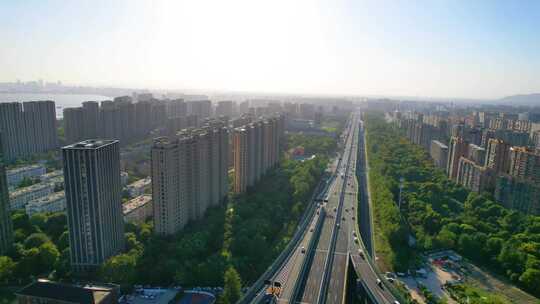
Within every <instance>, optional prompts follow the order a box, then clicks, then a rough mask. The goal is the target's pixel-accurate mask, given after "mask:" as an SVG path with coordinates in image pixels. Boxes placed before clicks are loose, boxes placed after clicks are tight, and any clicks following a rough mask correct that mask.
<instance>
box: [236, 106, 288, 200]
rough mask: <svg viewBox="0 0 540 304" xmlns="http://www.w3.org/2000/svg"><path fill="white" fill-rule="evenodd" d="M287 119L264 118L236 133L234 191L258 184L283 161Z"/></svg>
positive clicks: (240, 128) (239, 191)
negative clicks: (268, 171) (284, 132)
mask: <svg viewBox="0 0 540 304" xmlns="http://www.w3.org/2000/svg"><path fill="white" fill-rule="evenodd" d="M283 130H284V118H283V116H277V117H270V118H264V119H261V120H258V121H255V122H253V123H250V124H248V125H245V126H243V127H239V128H236V129H234V131H233V158H234V163H233V166H234V177H235V178H234V191H235V192H236V193H241V192H244V191H246V189H247V188H248V187H251V186H253V185H255V183H257V182H258V181H259V179H260V178H261V177H262V176H263V175H264V173H266V171H267V170H268V169H270V168H272V167H274V166H275V165H276V164H277V163H278V162H279V157H280V151H281V140H282V137H283Z"/></svg>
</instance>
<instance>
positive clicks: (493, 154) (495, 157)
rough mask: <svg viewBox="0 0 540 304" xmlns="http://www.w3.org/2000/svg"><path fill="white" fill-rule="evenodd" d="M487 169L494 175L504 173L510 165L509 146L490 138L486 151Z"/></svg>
mask: <svg viewBox="0 0 540 304" xmlns="http://www.w3.org/2000/svg"><path fill="white" fill-rule="evenodd" d="M485 165H486V167H487V168H489V169H492V170H494V171H495V172H496V173H506V172H508V168H509V165H510V145H509V144H507V143H505V142H504V141H502V140H500V139H495V138H491V139H490V140H489V141H488V145H487V149H486V162H485Z"/></svg>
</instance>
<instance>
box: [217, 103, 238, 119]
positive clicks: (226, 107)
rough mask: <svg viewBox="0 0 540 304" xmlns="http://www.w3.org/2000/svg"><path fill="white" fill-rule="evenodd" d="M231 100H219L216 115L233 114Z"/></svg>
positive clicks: (230, 115) (229, 115)
mask: <svg viewBox="0 0 540 304" xmlns="http://www.w3.org/2000/svg"><path fill="white" fill-rule="evenodd" d="M233 109H234V107H233V102H232V101H231V100H224V101H219V102H218V104H217V107H216V116H228V117H232V116H233Z"/></svg>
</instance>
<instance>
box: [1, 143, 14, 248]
mask: <svg viewBox="0 0 540 304" xmlns="http://www.w3.org/2000/svg"><path fill="white" fill-rule="evenodd" d="M10 209H11V208H10V204H9V192H8V185H7V178H6V168H5V165H4V150H3V149H2V133H0V254H5V253H6V251H7V249H8V248H10V247H11V245H12V243H13V225H12V223H11V215H10Z"/></svg>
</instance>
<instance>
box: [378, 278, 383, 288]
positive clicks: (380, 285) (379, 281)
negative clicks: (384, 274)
mask: <svg viewBox="0 0 540 304" xmlns="http://www.w3.org/2000/svg"><path fill="white" fill-rule="evenodd" d="M377 285H379V287H380V288H382V281H381V279H377Z"/></svg>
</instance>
